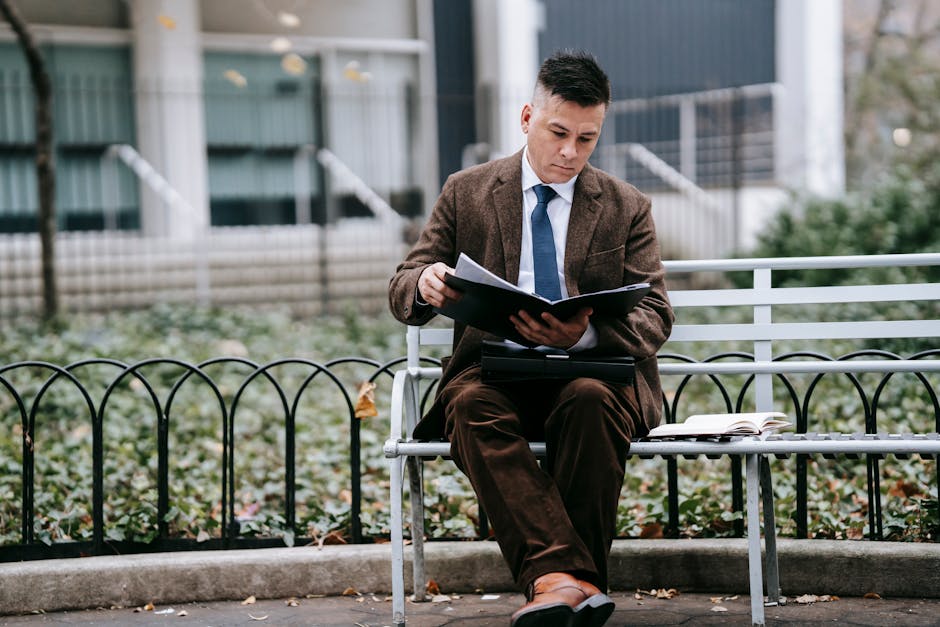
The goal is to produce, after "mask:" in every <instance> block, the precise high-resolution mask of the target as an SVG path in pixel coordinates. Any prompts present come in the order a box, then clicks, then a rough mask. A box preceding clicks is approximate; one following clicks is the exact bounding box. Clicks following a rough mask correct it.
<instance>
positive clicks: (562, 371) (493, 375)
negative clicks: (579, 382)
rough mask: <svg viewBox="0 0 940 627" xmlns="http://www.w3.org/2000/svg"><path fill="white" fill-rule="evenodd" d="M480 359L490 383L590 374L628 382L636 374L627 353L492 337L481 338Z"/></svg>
mask: <svg viewBox="0 0 940 627" xmlns="http://www.w3.org/2000/svg"><path fill="white" fill-rule="evenodd" d="M480 362H481V365H482V368H483V380H484V381H486V382H491V383H497V382H509V381H532V380H538V379H577V378H578V377H590V378H592V379H600V380H602V381H607V382H608V383H617V384H623V385H628V384H631V383H633V377H634V374H635V369H634V364H635V360H634V359H633V357H629V356H622V357H620V356H609V355H605V356H597V355H582V354H579V353H566V352H564V351H554V350H552V351H550V352H549V351H542V350H537V349H533V348H526V347H524V346H519V345H517V344H509V343H507V342H494V341H492V340H484V341H483V348H482V353H481V357H480Z"/></svg>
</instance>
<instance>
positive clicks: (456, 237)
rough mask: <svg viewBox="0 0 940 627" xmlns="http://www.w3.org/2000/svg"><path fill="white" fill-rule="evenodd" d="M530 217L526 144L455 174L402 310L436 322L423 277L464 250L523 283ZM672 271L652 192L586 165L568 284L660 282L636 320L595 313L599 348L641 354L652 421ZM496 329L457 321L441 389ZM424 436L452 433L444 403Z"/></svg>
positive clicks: (571, 230)
mask: <svg viewBox="0 0 940 627" xmlns="http://www.w3.org/2000/svg"><path fill="white" fill-rule="evenodd" d="M522 215H523V213H522V151H519V152H517V153H516V154H514V155H512V156H510V157H506V158H504V159H499V160H496V161H491V162H489V163H484V164H482V165H479V166H475V167H472V168H469V169H467V170H463V171H461V172H457V173H455V174H453V175H451V176H450V177H449V178H448V179H447V182H446V183H445V184H444V189H443V190H442V191H441V195H440V196H439V197H438V199H437V202H436V204H435V205H434V209H433V211H432V213H431V217H430V219H429V220H428V223H427V224H426V225H425V227H424V230H423V231H422V233H421V236H420V237H419V239H418V241H417V243H416V244H415V245H414V247H413V248H412V249H411V251H410V252H409V253H408V256H407V257H406V258H405V260H404V261H403V262H402V263H401V265H399V266H398V269H397V270H396V273H395V276H393V277H392V279H391V282H390V285H389V306H390V307H391V310H392V314H393V315H394V316H395V317H396V318H397V319H398V320H400V321H401V322H404V323H405V324H410V325H421V324H424V323H426V322H427V321H428V320H430V319H431V318H432V317H433V316H434V315H435V314H434V312H433V311H432V309H431V308H430V307H427V306H426V307H421V306H419V305H417V304H416V303H415V290H416V288H417V284H418V277H419V276H420V274H421V272H422V270H424V268H425V267H426V266H428V265H430V264H432V263H435V262H438V261H443V262H444V263H446V264H447V265H449V266H452V267H453V266H454V265H455V264H456V262H457V256H458V255H459V254H460V253H461V252H464V253H466V254H468V255H469V256H470V257H472V258H473V259H474V260H475V261H477V262H479V263H480V264H481V265H483V266H484V267H486V268H487V269H488V270H490V271H491V272H493V273H494V274H497V275H499V276H500V277H502V278H504V279H506V280H507V281H510V282H512V283H515V282H516V281H517V280H518V278H519V254H520V248H521V243H522ZM664 274H665V271H664V270H663V265H662V262H661V261H660V253H659V244H658V242H657V240H656V231H655V227H654V225H653V218H652V215H651V212H650V201H649V199H648V198H647V197H646V196H644V195H643V194H641V193H640V192H639V191H637V189H636V188H634V187H633V186H631V185H629V184H627V183H624V182H623V181H621V180H619V179H617V178H614V177H613V176H610V175H609V174H607V173H605V172H602V171H601V170H597V169H595V168H593V167H591V166H590V165H587V166H585V168H584V170H583V171H582V172H581V174H580V176H578V180H577V183H576V184H575V188H574V200H573V202H572V205H571V217H570V219H569V223H568V239H567V244H566V249H565V284H566V287H567V288H568V294H569V295H570V296H575V295H577V294H581V293H587V292H596V291H598V290H605V289H611V288H615V287H620V286H622V285H629V284H632V283H640V282H644V281H645V282H648V283H650V284H651V285H652V290H651V291H650V293H649V294H648V295H647V296H645V297H644V298H643V300H642V301H641V302H640V303H639V305H638V306H637V307H636V308H634V310H633V311H631V312H630V314H629V315H627V317H626V318H623V319H600V318H594V319H592V321H591V322H592V324H593V325H594V326H595V327H596V329H597V332H598V347H597V348H596V349H594V350H593V352H596V353H606V354H621V355H622V354H627V355H632V356H633V357H634V358H636V360H637V366H636V368H637V386H638V387H637V392H638V397H639V398H638V400H639V403H640V407H641V409H642V411H643V422H644V423H645V424H646V426H647V428H650V427H652V426H655V425H656V424H658V423H659V420H660V415H661V413H662V392H661V388H660V384H659V373H658V370H657V367H656V358H655V354H656V351H657V350H658V349H659V348H660V346H662V345H663V343H664V342H665V341H666V339H667V338H668V337H669V333H670V331H671V329H672V322H673V313H672V308H671V307H670V305H669V299H668V297H667V295H666V287H665V283H664V279H663V277H664ZM487 337H491V336H489V335H488V334H486V333H484V332H482V331H479V330H477V329H475V328H472V327H467V326H465V325H462V324H459V323H458V324H455V326H454V346H453V354H452V355H451V357H450V358H448V359H445V360H444V363H443V376H442V378H441V381H440V384H439V389H440V388H443V387H444V386H446V385H447V382H448V381H450V379H452V378H453V376H454V375H455V374H457V373H458V372H460V371H462V370H464V369H465V368H467V367H468V366H471V365H474V364H477V363H479V361H480V344H481V342H482V340H483V339H484V338H487ZM642 433H643V430H642V427H640V434H642ZM414 437H416V438H418V439H439V438H442V437H443V412H442V411H441V408H440V407H439V404H438V403H437V402H435V403H434V405H433V406H432V408H431V410H430V411H429V412H428V413H427V415H426V416H425V417H424V418H423V419H422V420H421V421H420V422H419V423H418V426H417V427H416V428H415V432H414Z"/></svg>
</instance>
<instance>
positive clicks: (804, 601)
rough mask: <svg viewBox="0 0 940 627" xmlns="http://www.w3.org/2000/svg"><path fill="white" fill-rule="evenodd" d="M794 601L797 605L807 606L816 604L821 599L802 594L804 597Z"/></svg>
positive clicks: (813, 595) (812, 595) (801, 596)
mask: <svg viewBox="0 0 940 627" xmlns="http://www.w3.org/2000/svg"><path fill="white" fill-rule="evenodd" d="M794 600H795V601H796V602H797V603H800V604H802V605H806V604H807V603H815V602H816V601H818V600H819V597H817V596H816V595H815V594H802V595H800V596H798V597H796V599H794Z"/></svg>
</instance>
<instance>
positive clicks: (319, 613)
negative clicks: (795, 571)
mask: <svg viewBox="0 0 940 627" xmlns="http://www.w3.org/2000/svg"><path fill="white" fill-rule="evenodd" d="M612 597H613V598H614V601H615V602H616V603H617V609H616V611H615V612H614V615H613V617H612V618H611V620H610V621H609V622H608V625H610V626H611V627H615V626H620V625H750V624H751V620H750V601H749V600H748V597H747V595H739V596H732V597H727V598H722V597H720V596H718V597H716V596H713V595H708V594H681V593H680V594H679V595H678V596H675V597H673V598H671V599H657V598H653V597H650V596H648V595H641V598H639V599H637V598H636V593H624V592H617V593H614V594H612ZM521 604H522V595H520V594H517V593H493V594H488V595H480V594H466V595H457V596H455V597H448V600H439V601H438V602H434V603H417V604H416V603H409V604H408V606H407V609H406V611H407V615H408V625H409V627H438V626H441V625H455V626H456V625H467V626H473V627H484V626H491V625H493V626H495V625H499V626H501V627H506V626H507V625H508V624H509V616H510V615H511V614H512V612H513V611H515V609H516V608H517V607H518V606H519V605H521ZM391 612H392V604H391V601H389V600H388V599H387V598H386V597H384V596H377V595H371V594H363V595H354V596H345V597H343V596H339V597H336V596H331V597H318V598H309V599H308V598H302V599H274V600H259V601H256V602H254V603H251V604H248V605H245V604H243V603H242V602H239V601H228V602H200V603H182V604H173V605H158V606H156V607H154V608H153V609H148V610H144V611H139V609H138V610H135V609H133V608H115V609H98V610H81V611H71V612H54V613H49V614H38V615H30V616H0V625H4V626H5V625H11V626H12V625H18V626H22V625H174V626H177V627H182V626H184V625H192V626H194V627H195V626H197V625H198V626H200V627H202V626H206V625H212V626H215V627H219V626H229V625H245V626H251V627H255V626H258V625H306V626H323V627H326V626H340V625H343V626H350V627H354V626H359V627H378V626H382V625H390V622H389V621H390V620H391ZM766 618H767V624H768V625H771V626H772V625H824V624H825V625H832V624H836V625H871V626H879V627H880V626H882V625H940V599H864V598H857V597H853V598H839V599H835V600H831V601H828V602H816V603H797V602H795V600H793V599H790V602H789V603H788V604H787V605H785V606H779V607H768V608H767V616H766Z"/></svg>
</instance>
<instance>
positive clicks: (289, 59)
mask: <svg viewBox="0 0 940 627" xmlns="http://www.w3.org/2000/svg"><path fill="white" fill-rule="evenodd" d="M281 69H282V70H284V71H285V72H287V73H288V74H292V75H294V76H300V75H301V74H303V73H304V72H306V71H307V62H306V61H304V59H303V57H301V56H300V55H299V54H297V53H296V52H288V53H287V54H285V55H284V56H283V57H281Z"/></svg>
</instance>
